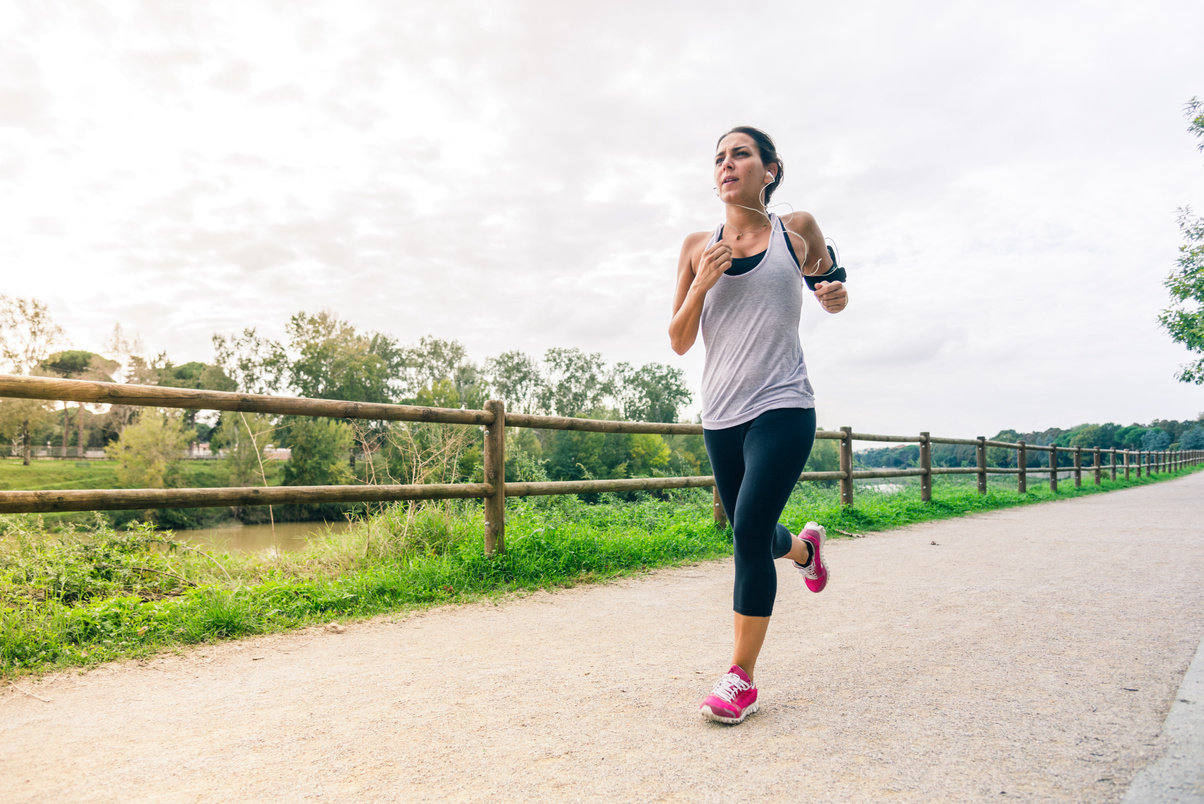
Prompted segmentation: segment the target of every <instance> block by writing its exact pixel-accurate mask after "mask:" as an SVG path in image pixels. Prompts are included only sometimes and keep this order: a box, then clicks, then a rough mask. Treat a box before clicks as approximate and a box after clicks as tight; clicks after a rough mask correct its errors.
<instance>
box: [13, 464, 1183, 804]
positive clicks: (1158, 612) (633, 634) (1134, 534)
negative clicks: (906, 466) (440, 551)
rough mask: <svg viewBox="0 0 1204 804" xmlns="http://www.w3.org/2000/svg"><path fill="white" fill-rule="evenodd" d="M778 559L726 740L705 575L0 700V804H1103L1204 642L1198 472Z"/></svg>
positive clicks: (114, 671) (86, 678)
mask: <svg viewBox="0 0 1204 804" xmlns="http://www.w3.org/2000/svg"><path fill="white" fill-rule="evenodd" d="M829 550H830V552H829V564H830V565H831V567H832V581H831V584H830V585H829V587H828V589H827V591H825V592H824V593H822V594H820V595H813V594H810V593H808V592H807V591H806V589H805V587H804V586H803V582H802V578H800V577H799V576H798V575H797V574H796V573H795V572H794V571H793V570H792V569H790V568H789V567H788V566H787V565H785V564H783V565H782V566H781V567H780V568H779V570H780V583H779V588H778V602H777V609H776V611H775V617H774V622H773V625H772V626H771V628H770V634H769V640H768V642H767V645H766V649H765V651H764V653H763V654H762V657H761V661H760V663H759V664H758V667H757V684H758V686H759V688H760V694H761V702H762V703H761V710H760V711H759V712H758V713H757V714H755V715H753V716H752V717H750V718H749V720H748V721H747V722H745V723H744V724H743V725H741V726H736V727H726V726H721V725H717V724H712V723H708V722H705V721H703V720H702V719H701V718H700V717H699V716H698V714H697V707H698V704H699V702H700V701H701V700H702V698H703V697H704V696H705V695H706V693H707V692H708V691H709V689H710V687H711V685H712V684H713V682H714V681H715V679H716V678H717V677H718V676H719V675H720V674H721V673H722V672H723V671H724V670H725V669H726V667H727V660H728V658H729V655H730V641H729V640H730V620H731V613H730V597H731V573H732V568H731V562H730V560H727V561H717V562H711V563H706V564H700V565H696V566H692V567H685V568H680V569H673V570H665V571H660V572H656V573H654V574H651V575H648V576H644V577H641V578H636V579H631V580H625V581H621V582H618V583H613V584H609V585H605V586H592V587H583V588H577V589H571V590H567V591H560V592H556V593H553V594H546V593H540V594H536V595H533V596H530V597H526V598H521V599H514V600H510V601H506V602H503V603H501V604H500V605H495V604H479V605H468V606H461V607H449V608H445V609H438V610H434V611H430V612H427V613H423V614H419V615H414V616H409V617H397V618H378V619H375V620H372V621H367V622H362V623H353V624H350V625H349V626H348V627H347V629H346V631H345V632H344V633H332V632H329V631H327V630H324V629H320V628H315V629H311V630H308V631H305V632H301V633H295V634H289V635H283V636H273V637H263V638H256V639H251V640H246V641H243V642H239V643H228V644H222V645H216V646H208V647H201V648H196V649H192V650H189V651H186V652H184V653H183V654H180V655H168V656H164V657H162V658H158V659H153V660H150V661H147V662H142V663H125V664H118V665H110V666H106V667H103V668H100V669H97V670H93V671H90V672H87V673H84V674H63V675H60V676H57V677H53V678H51V679H48V680H46V681H45V682H42V683H37V684H35V683H33V682H28V681H27V682H24V683H23V684H22V687H23V688H24V689H25V690H26V691H27V692H29V693H33V694H36V695H38V696H40V697H42V698H45V699H46V700H47V701H49V703H44V702H42V701H41V700H37V699H35V698H33V697H31V696H30V695H28V694H25V693H22V692H18V691H17V690H15V689H13V688H12V687H11V686H8V687H6V689H5V690H4V691H3V692H0V800H2V801H5V802H18V801H19V802H27V801H28V802H34V801H37V802H41V801H45V802H59V801H79V802H85V801H199V802H209V801H244V800H251V799H263V800H274V801H308V800H323V801H416V800H420V799H421V800H440V801H442V800H450V801H480V800H487V801H519V800H530V799H542V800H553V801H579V800H591V801H592V800H607V801H610V800H619V801H730V800H735V799H738V798H741V799H758V800H770V801H794V800H801V799H808V800H813V801H874V802H879V801H925V802H928V801H959V802H960V801H995V802H998V801H1007V800H1013V799H1020V800H1024V801H1084V802H1105V801H1119V800H1120V799H1121V797H1122V796H1123V795H1124V793H1125V790H1126V788H1127V787H1128V785H1129V782H1130V780H1131V779H1132V778H1133V776H1134V774H1135V773H1136V772H1137V771H1138V770H1139V769H1141V768H1142V767H1143V766H1145V765H1146V764H1148V763H1149V762H1151V761H1153V760H1155V759H1156V758H1157V757H1158V756H1159V755H1160V752H1161V751H1162V750H1163V749H1164V747H1165V746H1164V744H1163V742H1162V740H1163V739H1164V738H1160V737H1159V733H1160V729H1161V727H1162V723H1163V719H1164V718H1165V717H1166V714H1167V712H1168V710H1169V708H1170V705H1171V702H1172V698H1173V697H1174V695H1175V691H1176V689H1177V688H1178V686H1179V683H1180V680H1181V679H1182V678H1183V675H1184V672H1185V670H1186V669H1187V666H1188V664H1189V662H1190V661H1191V659H1192V656H1193V655H1194V653H1195V651H1196V647H1197V644H1198V643H1199V642H1200V640H1201V636H1202V635H1204V581H1202V579H1204V473H1200V474H1196V475H1192V476H1190V477H1187V478H1182V479H1180V480H1176V481H1170V482H1166V483H1162V484H1158V485H1155V486H1150V487H1145V488H1140V489H1130V490H1127V491H1121V492H1114V493H1111V494H1106V495H1100V496H1095V497H1091V498H1082V499H1077V500H1068V501H1064V502H1057V503H1050V504H1045V505H1039V506H1030V507H1026V508H1024V509H1016V510H1010V511H1000V512H995V513H991V514H985V515H980V516H976V517H972V518H968V519H959V520H955V521H948V522H940V523H931V524H925V525H919V526H914V527H910V528H906V529H902V530H898V531H893V532H890V533H886V534H879V535H873V536H870V537H868V538H865V539H859V540H846V541H838V542H833V543H831V544H830V548H829Z"/></svg>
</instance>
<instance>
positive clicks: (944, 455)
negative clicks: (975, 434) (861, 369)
mask: <svg viewBox="0 0 1204 804" xmlns="http://www.w3.org/2000/svg"><path fill="white" fill-rule="evenodd" d="M988 440H990V441H1006V442H1009V443H1013V444H1014V443H1016V442H1018V441H1023V442H1024V443H1026V444H1031V445H1034V446H1038V447H1047V446H1050V445H1054V446H1057V447H1063V448H1068V449H1073V448H1074V447H1082V448H1083V449H1084V450H1088V449H1095V448H1096V447H1099V448H1100V449H1101V450H1104V449H1131V450H1137V449H1142V450H1163V449H1204V412H1202V413H1201V414H1200V415H1199V416H1198V417H1197V418H1196V419H1195V420H1194V421H1177V420H1174V419H1155V420H1154V421H1153V422H1151V423H1150V424H1130V425H1128V426H1127V427H1123V426H1121V425H1119V424H1115V423H1113V422H1108V423H1106V424H1080V425H1077V426H1075V427H1071V428H1070V429H1068V430H1063V429H1061V428H1059V427H1051V428H1049V429H1047V430H1041V431H1032V432H1027V433H1021V432H1018V431H1016V430H1000V431H999V432H998V433H996V434H995V435H993V436H991V438H990V439H988ZM975 450H976V448H975V447H972V446H969V445H967V444H933V445H932V465H933V466H976V465H977V462H978V457H977V455H976V453H975ZM856 459H857V462H858V463H859V464H861V465H863V466H871V467H882V468H892V469H906V468H911V467H918V466H919V465H920V447H919V445H918V444H905V445H900V446H896V447H881V448H877V449H866V450H858V451H857V453H856ZM987 462H988V463H989V464H990V465H991V466H1003V467H1015V466H1016V452H1015V451H1014V450H1010V449H1004V448H1002V447H988V448H987ZM1073 464H1074V457H1073V455H1071V454H1069V453H1065V452H1060V453H1059V454H1058V466H1072V465H1073ZM1028 465H1029V466H1033V467H1040V466H1044V467H1046V468H1048V467H1049V453H1047V452H1030V453H1028Z"/></svg>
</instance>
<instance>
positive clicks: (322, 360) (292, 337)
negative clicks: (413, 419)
mask: <svg viewBox="0 0 1204 804" xmlns="http://www.w3.org/2000/svg"><path fill="white" fill-rule="evenodd" d="M286 330H287V332H288V336H289V347H290V349H291V350H292V352H293V353H294V355H295V358H294V359H293V360H292V361H291V363H290V364H289V367H288V378H289V382H290V383H291V385H292V386H293V388H295V389H296V390H297V391H298V393H300V394H301V395H302V396H307V397H311V398H315V399H345V400H349V401H351V402H392V401H394V400H395V399H397V398H398V395H399V392H400V390H401V388H400V384H401V375H402V371H403V369H404V367H405V354H404V353H403V351H402V349H401V348H399V347H398V345H397V342H396V341H394V340H393V339H392V338H389V337H388V336H385V335H381V334H380V333H376V332H373V333H367V334H362V333H358V332H356V331H355V327H353V326H352V325H351V324H349V323H348V322H346V321H341V320H339V319H337V318H335V317H334V316H333V315H332V314H331V313H329V312H327V311H325V310H323V311H322V312H320V313H317V314H316V315H311V314H309V313H297V314H296V315H294V316H293V317H292V318H291V319H289V322H288V326H287V327H286Z"/></svg>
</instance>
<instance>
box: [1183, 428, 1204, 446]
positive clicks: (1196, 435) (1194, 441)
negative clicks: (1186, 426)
mask: <svg viewBox="0 0 1204 804" xmlns="http://www.w3.org/2000/svg"><path fill="white" fill-rule="evenodd" d="M1179 446H1180V447H1182V448H1183V449H1204V425H1200V424H1197V425H1196V426H1195V427H1193V428H1191V429H1190V430H1188V431H1187V432H1186V433H1184V434H1183V437H1182V438H1180V439H1179Z"/></svg>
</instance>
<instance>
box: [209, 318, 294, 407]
mask: <svg viewBox="0 0 1204 804" xmlns="http://www.w3.org/2000/svg"><path fill="white" fill-rule="evenodd" d="M213 355H214V357H213V364H214V366H216V367H217V368H218V369H220V370H221V372H222V374H223V375H224V376H226V377H228V378H230V380H231V382H233V383H234V388H233V389H232V390H236V391H241V392H242V393H244V394H273V393H276V392H277V391H279V390H281V389H282V388H283V387H284V383H285V380H286V377H287V374H288V359H287V357H286V356H285V353H284V347H283V346H281V345H280V344H279V343H277V342H276V341H271V340H268V339H267V338H261V337H260V336H259V335H257V334H256V333H255V328H254V327H247V328H246V329H244V330H243V331H242V335H231V336H229V337H227V336H225V335H218V334H214V336H213ZM215 390H224V389H215Z"/></svg>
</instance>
